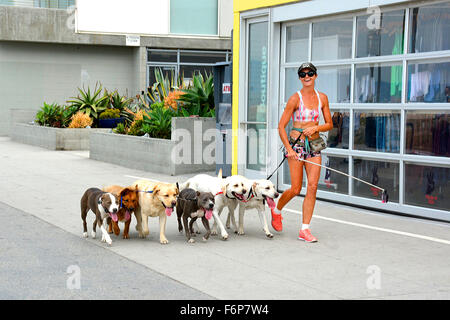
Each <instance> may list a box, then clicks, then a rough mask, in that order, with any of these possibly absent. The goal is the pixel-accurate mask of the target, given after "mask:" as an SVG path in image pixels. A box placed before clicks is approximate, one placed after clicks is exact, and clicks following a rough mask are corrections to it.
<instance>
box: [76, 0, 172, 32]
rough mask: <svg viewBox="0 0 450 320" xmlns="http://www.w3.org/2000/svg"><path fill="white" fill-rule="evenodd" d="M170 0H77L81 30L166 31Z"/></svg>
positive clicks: (167, 28)
mask: <svg viewBox="0 0 450 320" xmlns="http://www.w3.org/2000/svg"><path fill="white" fill-rule="evenodd" d="M169 16H170V11H169V0H126V1H124V0H95V1H92V0H78V1H77V30H78V32H98V33H121V34H129V33H135V34H142V35H144V34H149V35H164V34H168V33H169Z"/></svg>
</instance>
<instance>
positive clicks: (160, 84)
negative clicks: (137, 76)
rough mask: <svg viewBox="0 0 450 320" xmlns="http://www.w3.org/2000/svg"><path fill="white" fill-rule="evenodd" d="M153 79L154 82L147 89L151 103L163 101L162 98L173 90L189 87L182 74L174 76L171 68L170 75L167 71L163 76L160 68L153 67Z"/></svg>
mask: <svg viewBox="0 0 450 320" xmlns="http://www.w3.org/2000/svg"><path fill="white" fill-rule="evenodd" d="M155 79H156V82H155V83H154V84H153V85H152V86H151V87H148V89H147V97H148V98H149V100H150V102H151V103H155V102H164V99H165V98H166V97H167V96H168V95H169V93H170V92H171V91H173V90H183V89H188V88H189V85H187V84H186V83H185V82H184V75H183V74H182V75H178V77H176V76H175V72H174V71H173V70H172V71H171V72H170V76H169V74H168V73H166V75H165V76H164V74H163V71H162V70H161V69H160V68H158V69H155Z"/></svg>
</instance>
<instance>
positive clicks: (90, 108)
mask: <svg viewBox="0 0 450 320" xmlns="http://www.w3.org/2000/svg"><path fill="white" fill-rule="evenodd" d="M97 86H98V84H96V85H95V88H94V90H93V91H92V92H91V89H90V88H89V87H88V89H87V90H85V89H84V87H83V89H80V88H78V92H79V95H78V96H77V97H72V98H71V99H73V100H69V101H67V102H68V103H71V106H72V107H75V108H77V111H82V112H83V113H85V114H87V115H88V116H90V117H92V118H94V119H97V118H98V115H99V114H100V113H101V112H102V111H104V110H105V109H106V104H107V103H108V95H103V96H101V95H100V93H101V91H102V85H101V84H100V85H99V87H98V88H97Z"/></svg>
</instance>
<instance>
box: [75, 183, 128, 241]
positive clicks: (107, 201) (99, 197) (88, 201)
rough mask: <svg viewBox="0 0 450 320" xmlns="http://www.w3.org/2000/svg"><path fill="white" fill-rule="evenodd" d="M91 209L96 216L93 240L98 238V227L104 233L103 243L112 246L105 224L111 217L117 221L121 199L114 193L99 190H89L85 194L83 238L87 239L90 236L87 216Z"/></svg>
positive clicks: (82, 200)
mask: <svg viewBox="0 0 450 320" xmlns="http://www.w3.org/2000/svg"><path fill="white" fill-rule="evenodd" d="M89 209H90V210H91V211H92V212H93V213H94V214H95V221H94V224H93V226H92V238H95V236H96V227H97V225H98V226H99V227H100V230H101V231H102V242H106V243H108V244H109V245H111V244H112V240H111V237H110V236H109V234H108V231H106V229H105V227H104V225H103V222H105V223H106V219H107V218H109V217H111V219H113V220H115V221H117V211H118V210H119V199H118V198H116V197H115V196H114V195H113V194H112V193H108V192H104V191H102V190H100V189H98V188H89V189H87V190H86V191H85V192H84V194H83V196H82V197H81V219H82V220H83V237H85V238H87V236H88V233H87V224H86V216H87V213H88V211H89Z"/></svg>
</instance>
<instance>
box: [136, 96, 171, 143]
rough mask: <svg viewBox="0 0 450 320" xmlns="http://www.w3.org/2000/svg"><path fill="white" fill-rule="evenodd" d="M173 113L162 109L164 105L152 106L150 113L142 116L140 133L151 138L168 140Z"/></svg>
mask: <svg viewBox="0 0 450 320" xmlns="http://www.w3.org/2000/svg"><path fill="white" fill-rule="evenodd" d="M174 115H175V114H174V112H173V111H172V110H171V109H170V108H168V109H166V108H164V103H163V104H162V105H161V104H153V105H152V108H151V110H150V112H149V113H148V115H147V114H144V121H143V126H142V128H141V130H142V132H143V133H144V134H145V133H148V134H149V135H150V136H151V137H153V138H160V139H170V136H171V131H172V117H173V116H174Z"/></svg>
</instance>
